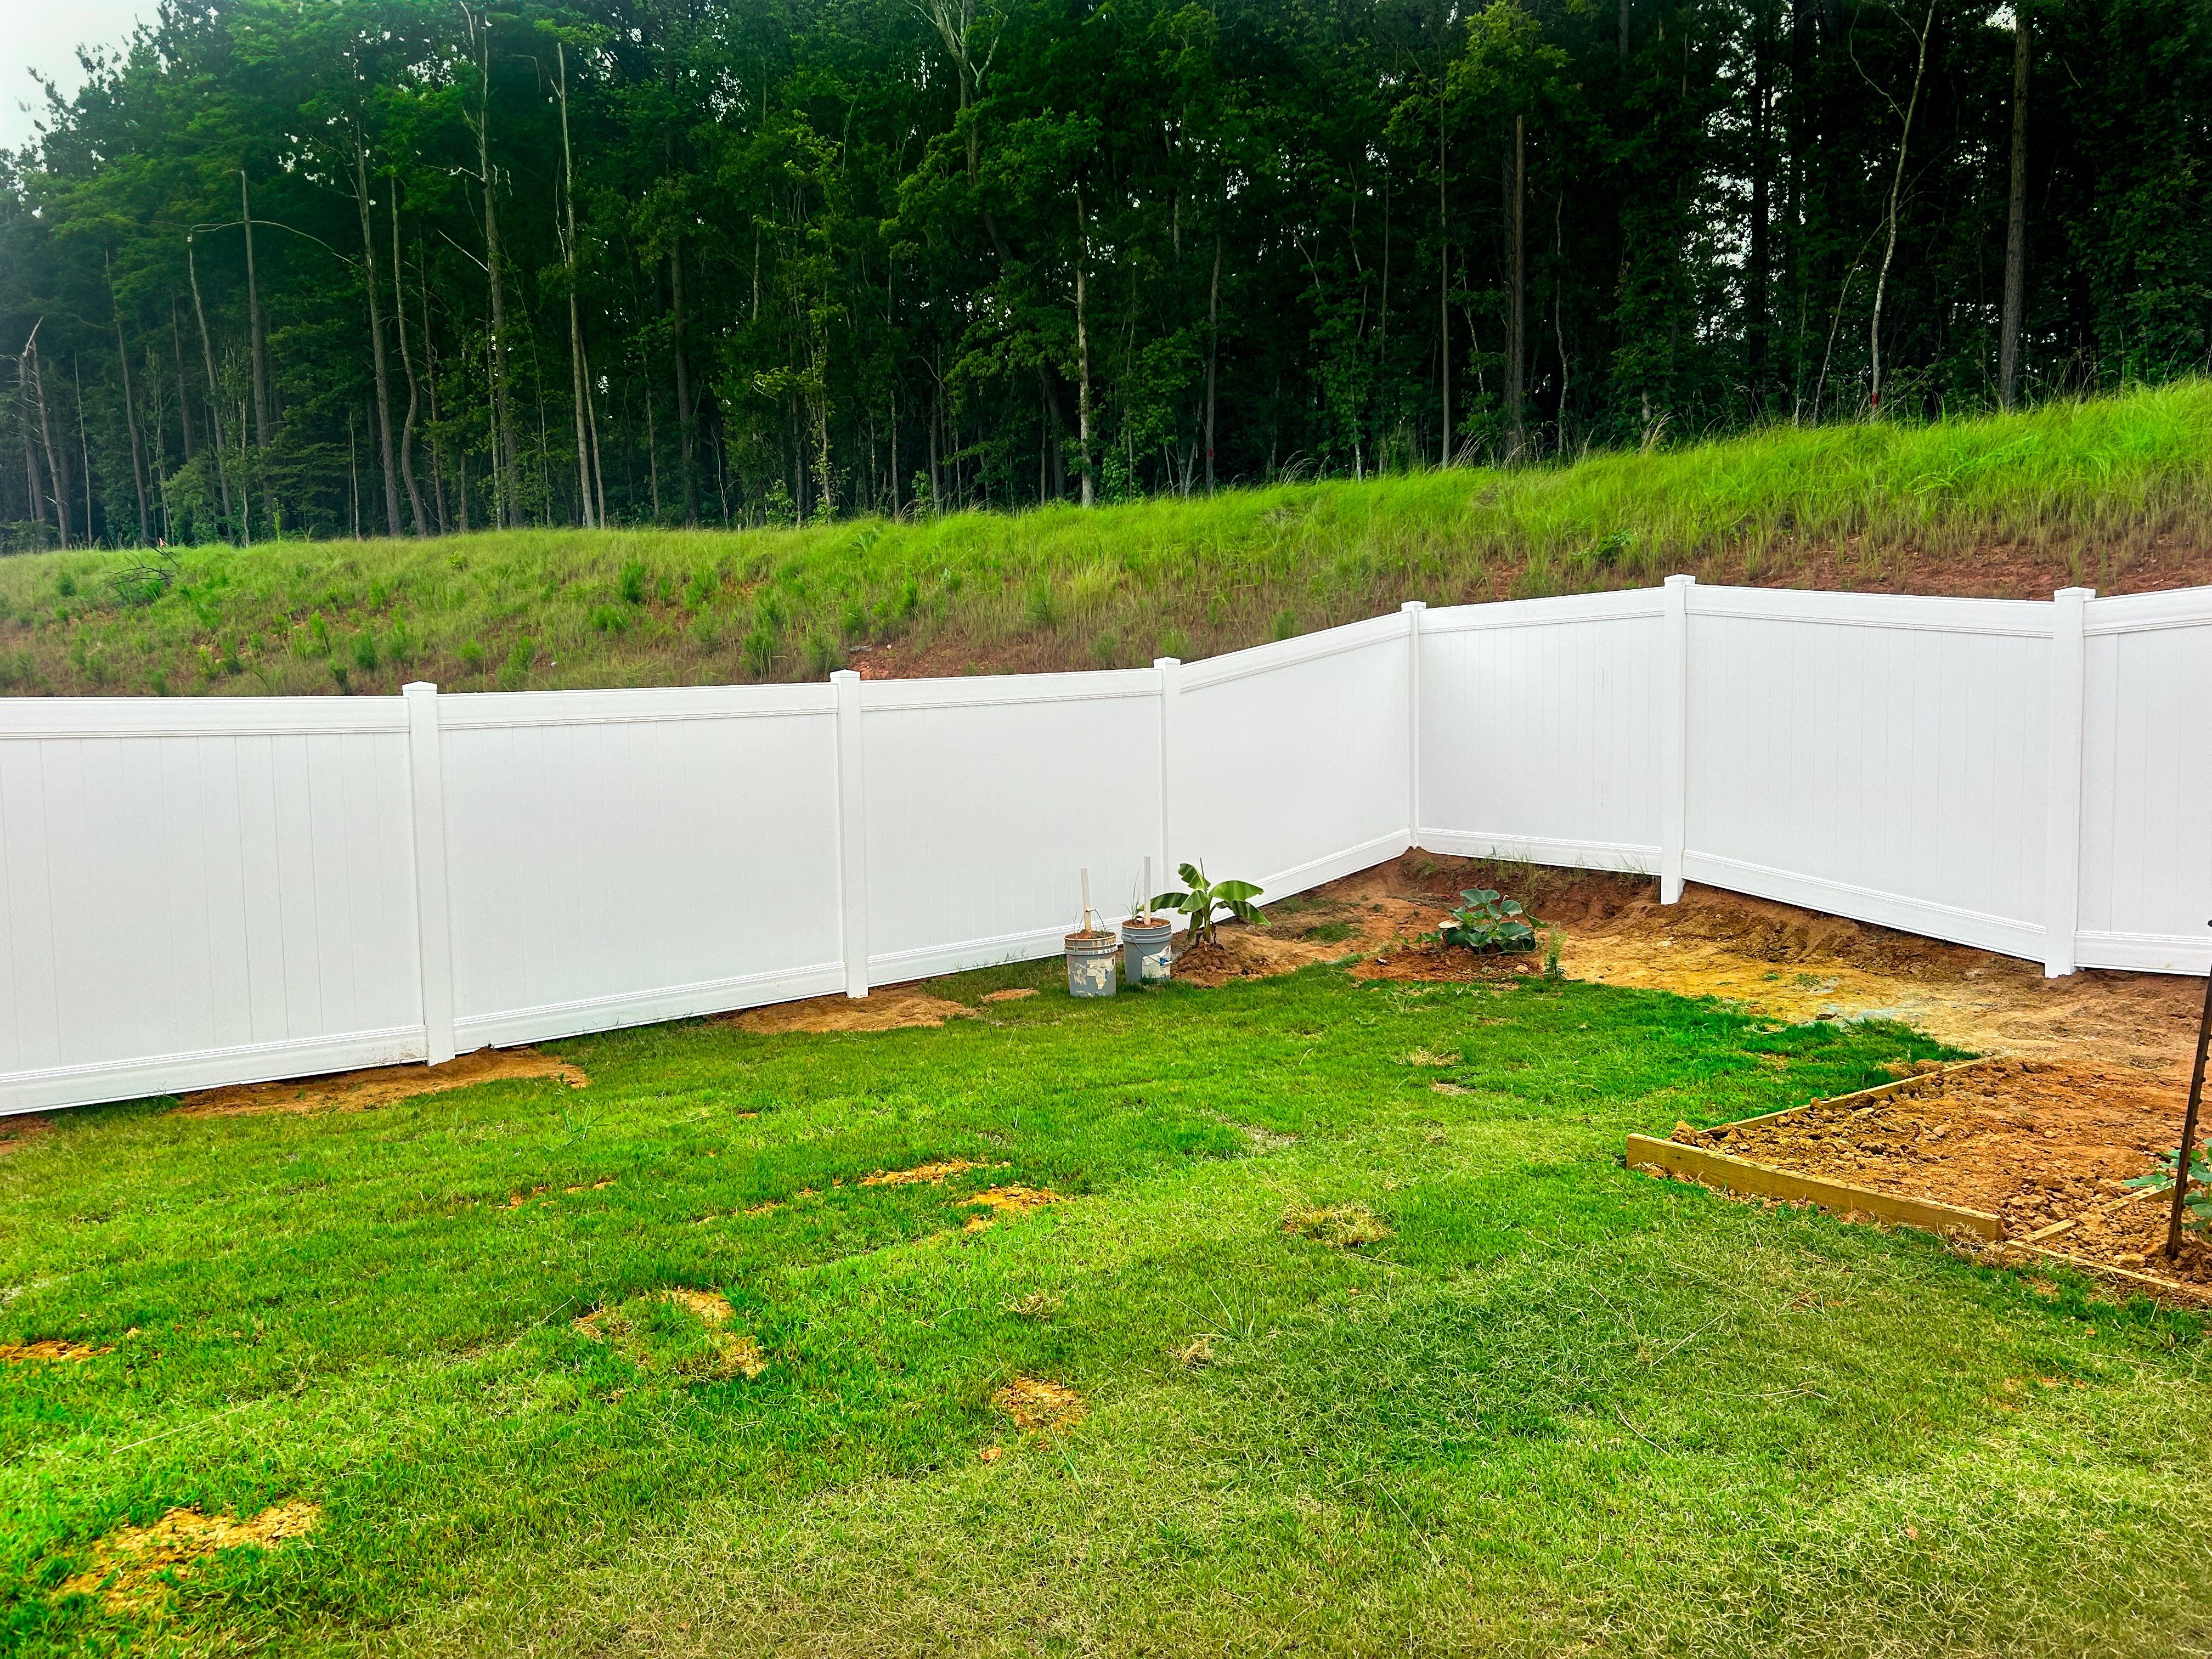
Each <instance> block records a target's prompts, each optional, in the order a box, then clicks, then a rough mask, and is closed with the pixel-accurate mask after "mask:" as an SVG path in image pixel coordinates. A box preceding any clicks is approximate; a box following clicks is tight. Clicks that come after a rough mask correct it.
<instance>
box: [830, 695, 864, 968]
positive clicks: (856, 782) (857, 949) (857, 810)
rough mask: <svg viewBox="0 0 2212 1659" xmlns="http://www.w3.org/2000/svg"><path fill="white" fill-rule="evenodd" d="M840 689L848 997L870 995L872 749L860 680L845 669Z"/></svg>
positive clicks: (840, 838)
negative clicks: (867, 744) (865, 741)
mask: <svg viewBox="0 0 2212 1659" xmlns="http://www.w3.org/2000/svg"><path fill="white" fill-rule="evenodd" d="M829 683H830V684H832V685H834V686H836V688H837V846H838V860H837V880H838V885H839V887H840V888H841V889H842V898H843V901H844V907H843V908H844V915H845V929H844V938H845V994H846V995H847V996H848V997H865V996H866V995H867V994H868V810H867V808H868V801H867V776H868V771H867V750H866V748H864V747H863V746H862V736H861V730H860V721H861V714H860V675H858V674H857V673H855V672H854V671H853V670H851V669H849V668H841V669H839V670H838V671H836V673H834V674H832V675H831V676H830V677H829Z"/></svg>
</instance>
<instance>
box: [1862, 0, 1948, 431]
mask: <svg viewBox="0 0 2212 1659" xmlns="http://www.w3.org/2000/svg"><path fill="white" fill-rule="evenodd" d="M1935 26H1936V0H1928V15H1927V16H1926V17H1924V18H1923V19H1922V20H1921V24H1920V51H1919V56H1918V57H1917V58H1915V59H1914V61H1913V66H1912V95H1911V98H1910V99H1908V100H1906V102H1905V121H1904V125H1903V127H1902V129H1901V130H1900V131H1899V133H1898V135H1897V169H1896V171H1895V172H1894V173H1892V174H1891V175H1890V180H1889V240H1888V241H1887V244H1886V245H1885V246H1883V248H1882V251H1881V276H1879V277H1877V278H1876V279H1875V285H1874V319H1873V320H1872V322H1870V323H1869V325H1868V327H1867V342H1868V353H1867V355H1868V358H1869V362H1870V363H1871V364H1872V367H1873V371H1874V373H1873V380H1872V381H1871V385H1870V388H1869V394H1868V401H1869V404H1870V405H1871V406H1872V408H1873V409H1874V411H1875V413H1876V414H1877V415H1878V414H1880V413H1881V303H1882V300H1883V298H1884V297H1885V295H1887V292H1888V289H1889V265H1890V261H1891V260H1892V259H1893V258H1895V257H1896V255H1897V206H1898V199H1899V197H1900V196H1901V195H1902V194H1903V192H1904V190H1905V149H1906V147H1907V146H1908V145H1910V144H1911V142H1912V116H1913V112H1915V111H1916V110H1917V109H1918V108H1919V107H1920V82H1921V77H1922V76H1924V75H1925V74H1926V73H1927V72H1928V34H1929V30H1931V29H1932V28H1934V27H1935Z"/></svg>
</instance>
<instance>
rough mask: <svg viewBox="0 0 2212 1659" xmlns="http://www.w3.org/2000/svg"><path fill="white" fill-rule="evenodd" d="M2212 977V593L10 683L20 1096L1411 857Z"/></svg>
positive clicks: (343, 1062) (874, 955) (507, 1021)
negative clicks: (263, 683) (1231, 648)
mask: <svg viewBox="0 0 2212 1659" xmlns="http://www.w3.org/2000/svg"><path fill="white" fill-rule="evenodd" d="M1413 846H1419V847H1423V848H1428V849H1430V850H1432V851H1436V852H1442V853H1461V854H1505V855H1509V856H1513V857H1517V858H1526V859H1529V860H1534V861H1537V862H1541V863H1547V864H1567V865H1589V866H1599V867H1604V868H1611V869H1628V870H1640V871H1645V872H1651V873H1655V874H1656V875H1657V876H1658V877H1659V878H1660V884H1661V890H1662V896H1664V897H1665V898H1666V899H1668V901H1669V902H1671V901H1672V900H1674V898H1675V897H1677V896H1679V895H1680V890H1681V884H1682V882H1683V881H1684V879H1685V878H1687V879H1692V880H1697V881H1702V882H1707V883H1711V884H1713V885H1716V886H1719V887H1725V888H1730V889H1733V890H1737V891H1740V892H1745V893H1752V894H1757V895H1760V896H1766V897H1770V898H1777V899H1784V900H1788V901H1790V902H1795V903H1799V904H1804V905H1808V906H1811V907H1813V908H1818V909H1821V910H1826V911H1831V912H1833V913H1835V914H1838V915H1847V916H1853V917H1857V918H1859V919H1862V920H1864V921H1875V922H1881V923H1884V924H1887V925H1888V926H1891V927H1900V928H1905V929H1908V930H1911V931H1912V932H1916V933H1924V934H1928V935H1931V936H1933V937H1936V938H1939V939H1954V940H1958V941H1960V942H1962V943H1965V944H1969V945H1980V946H1984V947H1985V948H1988V949H1990V950H1995V951H2004V952H2007V953H2009V954H2011V955H2014V956H2020V957H2028V958H2030V959H2033V960H2039V961H2041V962H2042V963H2044V964H2045V969H2046V971H2047V972H2049V973H2051V974H2054V975H2055V974H2064V973H2069V972H2071V971H2072V970H2073V969H2075V967H2076V966H2077V965H2079V966H2087V967H2110V968H2134V969H2154V970H2158V971H2165V972H2191V973H2201V972H2204V971H2206V970H2207V969H2208V967H2212V933H2208V932H2207V930H2206V927H2205V922H2206V921H2207V919H2208V918H2212V589H2208V588H2197V589H2191V590H2187V591H2183V592H2166V593H2156V594H2146V595H2139V596H2134V597H2130V598H2124V599H2095V598H2093V596H2091V595H2090V594H2088V593H2087V592H2086V591H2085V590H2081V589H2068V590H2066V591H2065V592H2061V593H2059V594H2058V595H2057V596H2056V598H2055V599H2054V600H2053V601H2051V602H2050V603H2021V602H2013V601H1998V600H1983V599H1917V598H1898V597H1889V596H1876V595H1863V594H1845V593H1815V592H1796V591H1774V590H1767V589H1753V588H1712V587H1699V586H1695V585H1694V584H1692V582H1691V581H1690V580H1689V579H1688V578H1686V577H1680V576H1678V577H1674V578H1673V579H1672V580H1669V581H1668V583H1667V584H1666V585H1665V586H1663V587H1661V588H1656V589H1644V590H1641V591H1636V592H1620V593H1605V594H1591V595H1583V596H1578V597H1573V598H1566V599H1532V600H1523V601H1516V602H1514V603H1510V604H1503V605H1463V606H1455V607H1451V608H1448V609H1437V610H1426V609H1424V608H1423V607H1421V606H1419V605H1409V606H1407V608H1406V609H1405V610H1404V611H1401V612H1399V613H1398V614H1396V615H1394V616H1389V617H1377V618H1376V619H1375V620H1373V621H1370V622H1364V623H1353V624H1352V625H1350V626H1348V627H1344V628H1337V629H1329V630H1328V631H1326V632H1323V633H1320V634H1315V635H1308V636H1306V637H1305V638H1303V639H1299V640H1293V641H1287V642H1285V643H1282V644H1277V645H1268V646H1262V647H1259V648H1258V649H1256V650H1251V651H1243V652H1238V653H1235V654H1233V655H1231V656H1227V657H1221V658H1217V659H1212V660H1211V661H1207V662H1201V663H1192V664H1187V665H1186V664H1181V663H1177V662H1176V661H1174V660H1172V659H1164V660H1163V661H1161V662H1159V663H1158V664H1156V665H1154V666H1153V667H1152V668H1149V669H1132V670H1125V671H1113V672H1105V673H1082V674H1038V675H1020V676H1003V677H998V678H969V679H958V680H883V681H863V680H861V679H860V678H858V677H857V676H856V675H853V674H849V673H844V674H838V675H834V676H832V677H831V680H830V682H829V684H823V685H805V686H758V687H712V688H701V689H684V690H645V691H561V692H534V693H519V694H508V693H499V694H471V695H465V696H441V695H439V694H438V693H437V691H436V690H435V688H433V687H430V686H427V685H418V686H411V687H410V688H408V690H407V692H406V694H405V695H404V696H398V697H360V698H321V697H317V698H193V699H185V700H178V701H168V700H161V699H135V698H132V699H81V700H42V699H27V698H16V699H5V700H0V1112H21V1111H29V1110H34V1109H40V1108H43V1107H53V1106H65V1105H73V1104H81V1103H88V1102H94V1101H101V1100H114V1099H122V1098H130V1097H137V1096H143V1095H149V1094H159V1093H171V1092H175V1091H181V1090H186V1089H196V1088H204V1087H210V1086H212V1085H218V1084H224V1083H240V1082H252V1081H258V1080H262V1079H272V1078H282V1077H291V1076H298V1075H302V1074H306V1073H314V1072H326V1071H333V1070H340V1069H344V1068H348V1067H352V1066H371V1065H379V1064H383V1063H386V1062H390V1061H394V1060H423V1059H428V1060H441V1059H445V1058H447V1057H450V1056H451V1055H453V1054H455V1053H457V1052H465V1051H467V1050H470V1049H473V1048H480V1047H482V1046H483V1045H485V1044H487V1043H493V1044H507V1043H517V1042H530V1041H533V1040H537V1039H541V1038H547V1037H555V1036H567V1035H571V1034H574V1033H576V1032H580V1031H592V1030H606V1029H610V1028H612V1027H616V1026H622V1025H630V1024H641V1023H644V1022H647V1021H652V1020H659V1019H669V1018H678V1017H682V1016H685V1015H692V1014H701V1013H708V1012H718V1011H721V1010H726V1009H733V1008H743V1007H748V1006H755V1005H757V1004H761V1003H768V1002H775V1001H781V1000H788V999H792V998H797V997H806V996H816V995H820V994H824V993H829V992H839V991H842V992H846V993H848V994H854V995H861V994H866V991H867V989H868V987H871V986H872V985H884V984H889V983H892V982H896V981H902V980H909V979H914V978H917V977H920V976H921V975H928V974H936V973H943V972H946V971H948V970H951V969H960V968H967V967H975V966H980V965H982V964H985V963H995V962H1004V961H1007V960H1010V959H1015V958H1021V957H1041V956H1046V955H1050V954H1054V953H1055V952H1057V951H1059V949H1060V936H1061V934H1062V933H1065V932H1066V930H1067V929H1068V927H1070V926H1072V925H1073V922H1074V921H1075V918H1076V914H1077V908H1078V900H1077V896H1076V882H1077V872H1078V871H1079V869H1081V868H1084V867H1086V866H1087V867H1088V868H1089V870H1090V871H1091V881H1092V891H1093V894H1094V896H1095V897H1096V898H1097V902H1098V903H1099V905H1100V908H1103V909H1104V910H1105V911H1107V912H1108V913H1109V915H1113V916H1115V917H1118V916H1120V915H1121V914H1122V913H1123V912H1124V911H1126V909H1127V902H1128V900H1129V899H1130V897H1132V896H1134V895H1136V894H1137V892H1138V889H1139V883H1140V879H1141V875H1140V872H1141V869H1142V864H1143V860H1145V859H1146V857H1147V856H1149V857H1150V858H1151V859H1152V863H1153V871H1154V881H1155V884H1156V887H1165V886H1168V885H1170V884H1171V882H1170V879H1169V872H1171V871H1172V869H1173V867H1174V865H1175V863H1176V862H1177V861H1180V860H1186V859H1200V858H1202V859H1203V860H1205V862H1206V866H1207V869H1208V871H1209V872H1211V873H1212V874H1213V875H1215V876H1217V877H1219V876H1236V877H1240V878H1244V879H1248V880H1254V881H1257V882H1259V883H1260V884H1261V885H1262V886H1263V887H1265V888H1266V889H1267V891H1268V893H1269V895H1270V896H1278V897H1279V896H1284V895H1286V894H1288V893H1291V892H1295V891H1297V890H1301V889H1304V888H1307V887H1311V886H1314V885H1316V884H1319V883H1322V882H1324V881H1328V880H1330V879H1332V878H1335V877H1337V876H1340V875H1343V874H1346V873H1347V872H1351V871H1353V870H1357V869H1360V868H1363V867H1364V866H1369V865H1371V864H1374V863H1376V862H1378V861H1380V860H1384V859H1388V858H1391V857H1394V856H1395V855H1396V854H1399V853H1401V852H1403V851H1404V850H1405V849H1406V848H1408V847H1413Z"/></svg>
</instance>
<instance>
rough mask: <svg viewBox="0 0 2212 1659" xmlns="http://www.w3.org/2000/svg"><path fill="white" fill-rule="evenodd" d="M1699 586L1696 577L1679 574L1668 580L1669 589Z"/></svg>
mask: <svg viewBox="0 0 2212 1659" xmlns="http://www.w3.org/2000/svg"><path fill="white" fill-rule="evenodd" d="M1697 585H1698V579H1697V578H1696V577H1695V576H1686V575H1682V574H1679V573H1678V574H1674V575H1672V576H1669V577H1668V578H1667V586H1669V587H1695V586H1697Z"/></svg>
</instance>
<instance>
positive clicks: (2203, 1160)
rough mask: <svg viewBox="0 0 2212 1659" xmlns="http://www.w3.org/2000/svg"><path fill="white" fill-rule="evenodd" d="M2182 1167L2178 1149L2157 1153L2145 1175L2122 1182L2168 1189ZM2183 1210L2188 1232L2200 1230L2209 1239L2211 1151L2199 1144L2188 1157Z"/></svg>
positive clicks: (2211, 1221) (2211, 1219)
mask: <svg viewBox="0 0 2212 1659" xmlns="http://www.w3.org/2000/svg"><path fill="white" fill-rule="evenodd" d="M2180 1167H2181V1150H2180V1148H2179V1147H2176V1148H2175V1149H2174V1150H2173V1151H2172V1152H2160V1154H2159V1155H2158V1165H2157V1167H2156V1168H2155V1169H2153V1170H2150V1171H2148V1173H2146V1174H2143V1175H2139V1176H2136V1178H2135V1179H2134V1180H2132V1181H2130V1182H2124V1183H2123V1184H2124V1185H2126V1186H2130V1187H2138V1188H2141V1187H2158V1188H2167V1187H2171V1186H2172V1185H2173V1179H2174V1176H2175V1175H2176V1174H2178V1173H2179V1170H2180ZM2182 1209H2183V1211H2184V1212H2185V1213H2186V1214H2187V1215H2188V1217H2189V1222H2188V1224H2187V1225H2188V1227H2189V1230H2190V1231H2191V1232H2197V1233H2203V1234H2204V1235H2205V1236H2206V1237H2209V1238H2212V1153H2208V1152H2206V1151H2205V1149H2204V1148H2203V1147H2202V1146H2199V1147H2198V1148H2197V1150H2196V1151H2195V1152H2192V1153H2191V1155H2190V1158H2189V1197H2188V1199H2187V1200H2185V1202H2184V1204H2183V1206H2182Z"/></svg>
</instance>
